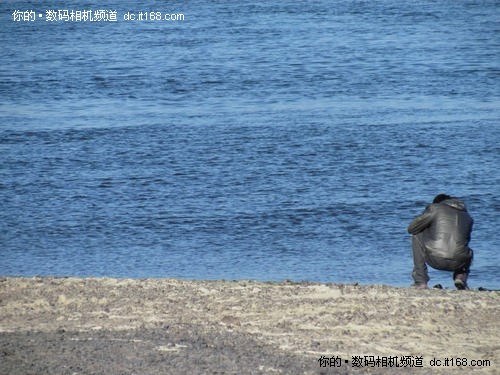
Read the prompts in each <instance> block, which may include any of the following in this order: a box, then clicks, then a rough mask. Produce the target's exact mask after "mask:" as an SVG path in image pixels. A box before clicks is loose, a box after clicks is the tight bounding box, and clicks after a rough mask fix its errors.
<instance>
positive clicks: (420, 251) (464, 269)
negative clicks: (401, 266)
mask: <svg viewBox="0 0 500 375" xmlns="http://www.w3.org/2000/svg"><path fill="white" fill-rule="evenodd" d="M411 241H412V250H413V272H412V276H413V280H414V281H415V284H427V282H428V281H429V275H428V272H427V265H429V266H430V267H432V268H434V269H436V270H440V271H450V272H453V277H454V278H455V276H456V275H457V274H459V273H465V274H467V275H468V274H469V270H470V266H471V264H472V258H473V256H474V253H473V251H472V249H470V256H469V257H468V258H466V259H445V258H441V257H435V256H433V255H432V254H430V253H429V252H427V251H426V250H425V247H424V246H423V245H422V243H421V242H420V239H419V236H418V234H417V235H413V236H412V240H411Z"/></svg>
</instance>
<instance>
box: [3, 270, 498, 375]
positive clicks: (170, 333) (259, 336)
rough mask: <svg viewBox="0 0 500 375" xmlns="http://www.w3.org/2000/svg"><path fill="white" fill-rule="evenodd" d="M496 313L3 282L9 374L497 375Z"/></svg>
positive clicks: (155, 285) (254, 290) (291, 287)
mask: <svg viewBox="0 0 500 375" xmlns="http://www.w3.org/2000/svg"><path fill="white" fill-rule="evenodd" d="M499 316H500V292H498V291H488V292H479V291H475V290H472V291H456V290H450V289H442V290H438V289H428V290H420V289H412V288H403V287H393V286H385V285H353V284H325V283H316V282H298V283H295V282H288V281H285V282H262V281H251V280H237V281H217V280H206V281H203V280H187V279H161V278H159V279H156V278H154V279H115V278H104V277H103V278H73V277H60V278H58V277H32V278H26V277H0V359H1V361H0V374H4V373H5V374H7V373H9V374H26V373H29V372H27V371H28V370H29V369H31V371H34V372H33V373H37V374H49V373H68V374H72V375H73V374H86V373H96V374H107V375H115V374H117V375H118V374H129V373H130V374H132V373H148V374H166V373H168V374H181V373H193V374H202V373H207V374H208V373H217V371H218V373H220V374H226V373H227V374H232V373H240V374H254V373H255V374H257V373H263V374H267V373H269V374H279V373H283V374H322V373H324V374H333V373H335V374H336V373H339V374H340V373H342V374H343V373H371V374H378V373H380V374H383V373H389V374H391V373H394V374H396V373H416V374H423V373H436V374H451V373H454V372H455V371H457V367H462V369H463V367H464V366H463V362H464V360H466V362H467V371H468V372H473V373H478V374H498V373H499V372H498V368H499V367H500V344H498V337H500V324H499V323H498V317H499ZM44 343H50V345H49V347H47V345H45V344H44ZM28 353H29V355H28ZM62 353H67V354H66V357H65V356H64V355H62ZM75 353H79V354H78V356H76V358H75ZM99 353H101V354H102V355H99ZM103 353H106V355H103ZM395 357H397V358H398V361H399V362H398V363H399V364H402V365H405V364H406V365H407V366H399V367H388V366H382V365H383V364H385V365H388V364H389V363H394V358H395ZM30 358H32V359H31V360H30ZM113 358H121V360H120V361H116V360H113ZM321 358H324V359H327V358H334V359H335V361H337V362H335V361H330V362H328V363H327V366H321V365H322V364H323V365H324V364H325V362H321V360H320V359H321ZM377 358H378V362H375V360H377ZM390 358H393V359H392V362H387V361H390ZM457 358H458V359H459V361H460V366H458V365H457V362H456V361H457ZM340 359H341V360H342V361H344V362H342V363H340V362H338V360H340ZM446 359H448V362H447V366H445V365H444V364H445V360H446ZM450 359H454V361H455V362H454V363H453V366H451V365H450V364H451V363H452V362H450ZM346 360H347V361H348V363H346V362H345V361H346ZM432 360H434V361H435V362H434V365H436V364H437V362H436V361H443V362H442V363H443V365H442V366H431V361H432ZM360 361H361V362H360ZM472 361H475V362H474V364H476V365H477V364H481V366H473V367H472V366H471V364H472ZM377 363H378V365H377ZM331 364H334V365H335V364H337V365H338V364H340V366H330V365H331ZM360 364H361V365H363V364H364V365H366V366H357V365H360ZM408 365H413V367H411V366H408ZM420 365H421V367H420ZM415 366H416V367H415ZM145 369H147V371H146V372H144V371H145ZM35 370H36V371H35Z"/></svg>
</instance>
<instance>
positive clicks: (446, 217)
mask: <svg viewBox="0 0 500 375" xmlns="http://www.w3.org/2000/svg"><path fill="white" fill-rule="evenodd" d="M473 224H474V220H473V219H472V217H470V215H469V214H468V212H467V208H466V207H465V204H464V203H463V202H462V201H460V200H459V199H456V198H451V199H446V200H444V201H442V202H441V203H433V204H430V205H429V206H427V208H426V209H425V211H424V212H423V213H422V214H421V215H419V216H417V217H416V218H415V219H414V220H413V221H412V223H411V224H410V225H409V226H408V233H410V234H413V235H419V236H418V237H419V240H420V242H421V243H422V245H424V246H425V248H426V251H429V252H430V253H431V254H432V255H433V256H438V257H441V258H445V259H462V258H464V259H465V258H467V257H469V256H470V255H469V254H470V249H469V246H468V245H469V241H470V237H471V232H472V226H473Z"/></svg>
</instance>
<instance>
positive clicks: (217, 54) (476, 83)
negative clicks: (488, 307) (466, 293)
mask: <svg viewBox="0 0 500 375" xmlns="http://www.w3.org/2000/svg"><path fill="white" fill-rule="evenodd" d="M48 6H49V5H47V4H45V3H42V2H38V1H32V2H22V1H2V2H1V3H0V16H1V19H0V22H1V27H0V45H1V48H2V54H1V56H0V205H1V206H0V228H1V229H2V230H1V231H0V256H1V259H0V275H23V276H33V275H57V276H112V277H132V278H143V277H180V278H196V279H258V280H283V279H290V280H295V281H299V280H311V281H323V282H343V283H352V282H359V283H362V284H372V283H381V284H388V285H395V286H406V285H410V284H411V283H412V279H411V270H412V266H413V264H412V257H411V244H410V242H411V241H410V236H409V235H408V234H407V232H406V228H407V226H408V224H409V223H410V222H411V220H412V219H413V218H414V217H415V216H416V215H418V214H419V213H420V212H421V211H422V210H423V209H424V208H425V205H426V204H428V203H429V202H430V201H432V199H433V197H434V196H435V195H436V194H438V193H441V192H446V193H449V194H451V195H455V196H458V197H461V198H463V199H464V201H465V202H466V204H467V206H468V209H469V211H470V213H471V215H472V216H473V218H474V219H475V227H474V232H473V236H472V242H471V247H472V248H473V249H474V250H475V262H474V264H473V267H472V272H471V276H470V285H471V287H479V286H483V287H487V288H497V289H498V288H500V240H499V237H500V236H499V232H498V228H499V227H500V215H499V213H500V196H499V193H500V189H499V186H500V171H499V165H500V121H499V119H500V86H499V78H500V22H499V18H498V17H499V11H498V9H499V3H498V1H493V0H485V1H456V0H454V1H451V0H450V1H439V2H435V1H418V2H415V1H395V0H381V1H377V2H364V1H354V0H350V1H347V0H345V1H337V2H330V1H314V2H308V3H302V2H292V1H285V2H283V1H265V2H255V1H252V2H250V1H241V2H240V1H239V2H236V3H234V2H228V1H211V2H202V1H189V2H180V1H179V2H147V3H145V4H142V5H137V3H136V2H132V1H120V2H107V3H105V4H104V3H99V4H98V5H95V6H93V7H91V8H89V3H88V2H81V1H74V2H72V3H71V4H70V5H67V6H63V5H59V7H60V8H57V9H55V8H48ZM89 9H91V10H93V11H97V10H106V12H107V13H106V14H107V16H110V14H111V12H109V11H108V10H113V12H114V11H116V13H114V14H115V15H116V22H115V21H92V22H91V21H90V20H87V21H76V19H75V20H71V19H69V20H68V21H65V18H64V17H65V14H66V13H65V10H67V11H68V12H67V14H71V12H72V11H73V14H80V15H81V14H82V13H81V12H82V11H84V10H89ZM16 10H21V11H23V12H24V11H26V10H33V13H23V14H25V15H26V14H27V15H28V19H34V21H23V20H22V18H21V20H19V21H15V20H14V19H15V16H14V15H13V14H14V12H15V11H16ZM52 10H61V12H60V14H61V15H62V16H61V17H62V18H61V19H58V17H56V20H54V21H51V20H49V19H51V16H53V15H54V13H53V12H51V11H52ZM77 12H80V13H77ZM140 12H144V13H143V14H150V13H146V12H155V14H156V12H162V17H163V15H165V14H181V13H182V14H183V15H184V16H183V17H184V19H183V20H182V19H179V18H180V17H177V18H178V19H177V20H175V21H173V20H170V21H167V20H163V21H159V20H147V21H146V20H144V19H143V20H142V21H139V20H136V21H126V20H124V17H126V16H127V15H130V14H132V13H133V14H134V15H136V16H137V17H138V16H139V13H140ZM57 14H59V13H57ZM33 15H35V17H32V16H33ZM40 16H41V17H40ZM75 17H76V16H75ZM129 18H130V17H129ZM170 18H173V17H170ZM18 19H19V17H18ZM430 276H431V277H432V280H431V284H434V283H442V284H443V286H445V287H451V286H452V280H451V274H449V273H446V272H438V271H432V270H431V273H430Z"/></svg>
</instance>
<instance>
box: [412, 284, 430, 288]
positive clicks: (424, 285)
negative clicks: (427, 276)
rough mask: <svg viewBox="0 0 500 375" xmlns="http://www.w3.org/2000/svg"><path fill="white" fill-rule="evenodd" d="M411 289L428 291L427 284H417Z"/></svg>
mask: <svg viewBox="0 0 500 375" xmlns="http://www.w3.org/2000/svg"><path fill="white" fill-rule="evenodd" d="M411 287H412V288H416V289H427V283H415V284H413V285H412V286H411Z"/></svg>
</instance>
